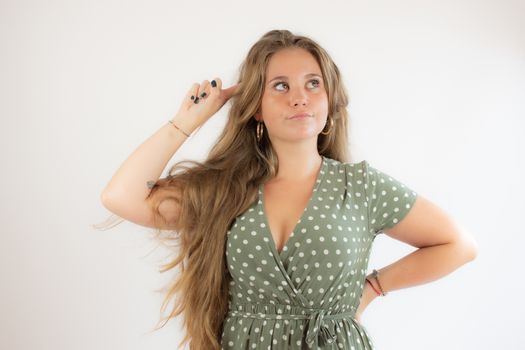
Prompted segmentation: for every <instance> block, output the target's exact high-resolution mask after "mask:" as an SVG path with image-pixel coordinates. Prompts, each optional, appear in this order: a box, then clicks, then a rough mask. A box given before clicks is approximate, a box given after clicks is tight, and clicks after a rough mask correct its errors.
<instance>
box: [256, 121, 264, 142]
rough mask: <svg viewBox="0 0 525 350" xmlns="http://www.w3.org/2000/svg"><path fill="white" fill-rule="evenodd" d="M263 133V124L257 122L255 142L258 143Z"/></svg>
mask: <svg viewBox="0 0 525 350" xmlns="http://www.w3.org/2000/svg"><path fill="white" fill-rule="evenodd" d="M263 132H264V126H263V123H262V122H260V121H257V134H256V135H257V142H260V141H261V139H262V136H263Z"/></svg>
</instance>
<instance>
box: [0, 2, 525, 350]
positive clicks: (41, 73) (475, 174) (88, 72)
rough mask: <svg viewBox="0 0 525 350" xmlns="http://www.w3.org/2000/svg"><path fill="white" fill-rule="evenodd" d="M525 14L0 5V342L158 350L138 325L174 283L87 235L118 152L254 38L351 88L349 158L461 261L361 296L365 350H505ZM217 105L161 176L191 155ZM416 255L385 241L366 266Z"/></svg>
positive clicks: (516, 284) (351, 6)
mask: <svg viewBox="0 0 525 350" xmlns="http://www.w3.org/2000/svg"><path fill="white" fill-rule="evenodd" d="M524 13H525V5H524V3H523V2H522V1H519V0H515V1H511V0H498V1H496V0H493V1H487V0H485V1H474V0H472V1H465V0H454V1H451V0H444V1H439V2H438V1H428V0H424V1H421V0H418V1H416V0H413V1H406V0H400V1H384V0H380V1H377V0H376V1H360V2H358V1H332V2H328V1H327V2H320V1H287V2H285V1H264V2H262V1H258V2H252V3H248V2H246V1H192V2H184V3H182V2H177V1H116V0H106V1H99V2H94V1H47V2H40V1H12V0H11V1H5V0H4V1H1V2H0V44H1V55H0V116H1V124H0V149H1V153H0V155H1V159H0V160H1V169H2V171H1V173H0V180H1V183H2V196H1V197H0V198H1V199H0V205H1V223H2V225H1V234H0V277H1V279H0V281H1V282H0V283H1V285H0V286H1V287H0V327H1V331H0V348H2V349H10V350H22V349H24V350H25V349H39V350H48V349H49V350H51V349H75V350H87V349H97V350H106V349H108V350H109V349H112V350H115V349H126V350H127V349H130V350H139V349H148V350H151V349H159V350H160V349H176V345H177V344H178V342H179V341H180V340H181V339H182V332H181V328H180V323H179V322H180V319H178V320H175V321H172V322H170V323H169V324H168V325H167V326H165V327H164V328H163V329H162V330H160V331H158V332H152V333H148V332H149V331H150V330H151V329H152V328H153V327H154V325H155V324H156V321H157V320H158V317H159V308H160V304H161V300H162V299H161V298H162V296H163V294H162V293H159V292H157V290H159V289H160V288H162V287H163V286H165V282H166V281H167V280H168V279H169V278H173V275H171V276H168V274H169V273H165V274H160V273H159V272H158V267H159V265H160V264H161V263H162V262H165V260H163V259H165V257H166V251H165V250H163V249H164V248H160V247H157V244H156V243H155V242H154V241H152V240H151V235H150V230H149V229H148V228H144V227H140V226H137V225H134V224H131V223H129V222H124V223H123V224H121V225H119V226H117V227H116V228H114V229H112V230H108V231H97V230H95V229H93V228H92V227H91V225H92V224H94V223H98V222H101V221H103V220H104V219H105V218H106V217H107V216H108V215H109V214H110V213H109V212H108V211H107V210H106V209H105V208H104V207H103V206H102V204H101V203H100V193H101V191H102V189H103V188H104V186H105V185H106V184H107V182H108V181H109V179H110V178H111V176H112V175H113V174H114V172H115V171H116V170H117V168H118V167H119V166H120V164H121V163H122V162H123V161H124V160H125V159H126V158H127V156H128V155H129V154H130V153H131V152H132V151H133V150H134V149H135V148H136V147H137V146H138V145H139V144H140V143H142V142H143V141H144V140H145V139H146V138H148V137H149V136H150V135H152V134H153V133H154V132H155V131H157V130H158V129H159V128H160V127H162V126H163V125H164V124H165V123H166V122H167V120H168V119H169V118H171V117H172V116H173V115H174V113H175V112H176V111H177V110H178V107H179V104H180V103H181V101H182V98H183V96H184V95H185V93H186V91H187V90H188V88H189V87H190V86H191V84H193V83H194V82H199V83H200V82H201V81H202V80H204V79H208V80H211V79H213V78H214V77H220V78H221V79H223V82H224V86H230V85H231V84H233V83H234V82H235V81H236V78H237V75H236V74H237V69H238V67H239V65H240V63H241V62H242V60H243V59H244V57H245V55H246V54H247V52H248V49H249V48H250V47H251V45H252V44H253V43H255V41H256V40H257V39H258V38H259V37H260V36H262V35H263V34H264V33H266V32H267V31H268V30H271V29H289V30H291V31H292V32H294V33H297V34H304V35H307V36H309V37H311V38H312V39H314V40H316V41H318V42H319V44H321V45H322V46H323V47H324V48H325V49H326V50H327V51H328V52H329V53H330V54H331V56H332V58H333V59H334V60H335V62H336V64H337V65H338V67H339V68H340V70H341V72H342V74H343V77H344V82H345V84H346V86H347V88H348V91H349V95H350V106H349V112H350V126H351V131H350V132H351V145H350V148H351V152H352V156H353V161H356V162H357V161H360V160H362V159H367V160H368V161H369V162H370V164H371V165H373V166H374V167H376V168H378V169H380V170H382V171H384V172H386V173H388V174H390V175H392V176H395V177H396V178H397V179H399V180H401V181H402V182H404V183H405V184H407V185H408V186H409V187H411V188H412V189H414V190H415V191H417V192H418V193H420V194H421V195H423V196H426V197H427V198H428V199H430V200H432V201H434V202H435V203H436V204H437V205H439V206H441V207H442V208H443V209H445V210H446V211H447V212H448V213H450V215H452V216H453V217H454V219H456V220H457V221H458V222H460V223H461V224H462V225H464V226H465V227H466V228H468V229H469V231H470V232H471V233H472V235H473V236H474V237H475V239H476V240H477V242H478V245H479V255H478V257H477V259H476V260H474V261H473V262H471V263H468V264H466V265H464V266H462V267H461V268H460V269H458V270H456V271H454V272H453V273H451V274H449V275H448V276H446V277H445V278H442V279H439V280H437V281H434V282H433V283H429V284H425V285H420V286H417V287H413V288H407V289H402V290H397V291H394V292H392V293H390V294H389V295H388V296H387V297H385V298H378V299H376V301H375V302H374V303H372V304H371V305H370V306H369V307H368V309H367V310H366V311H365V313H364V314H363V318H362V321H363V323H364V325H366V327H367V329H368V330H369V331H370V334H371V336H372V338H373V341H374V342H375V344H376V347H377V349H378V350H379V349H382V350H391V349H394V350H396V349H403V350H410V349H413V350H419V349H427V350H434V349H435V350H437V349H448V350H459V349H518V348H522V347H523V341H524V340H525V339H524V336H523V324H525V316H524V314H525V313H524V311H525V310H524V309H525V308H524V302H523V295H524V293H525V287H524V282H523V278H522V276H523V273H522V269H521V268H520V267H522V266H523V262H522V258H520V257H523V255H524V254H523V249H524V244H525V239H524V237H525V234H524V232H523V215H524V209H525V208H524V207H525V206H524V203H523V198H524V197H525V191H524V189H523V179H524V178H525V172H524V166H523V160H524V157H523V153H524V152H523V151H524V150H525V142H524V141H523V136H524V131H525V122H524V117H525V102H524V101H525V21H523V15H524ZM225 118H226V106H225V108H224V109H222V110H221V111H219V113H218V114H217V115H216V116H214V118H212V119H211V120H210V121H209V122H208V123H207V124H206V125H205V126H203V127H202V128H201V129H200V131H199V132H198V133H197V134H195V135H194V136H192V138H191V139H189V140H187V141H186V143H184V144H183V146H182V148H180V150H179V151H178V152H177V154H176V155H175V156H174V157H173V159H172V160H171V161H170V163H169V164H168V165H171V164H173V163H174V162H175V161H178V160H182V159H197V160H202V159H203V158H204V157H205V155H206V154H207V152H208V151H209V149H210V146H211V145H212V143H213V141H214V140H215V139H216V137H217V136H218V135H219V133H220V130H221V128H222V127H223V126H224V123H225ZM413 250H414V248H413V247H411V246H408V245H406V244H404V243H401V242H399V241H395V240H393V239H390V238H389V237H388V236H385V235H383V236H380V237H379V238H378V239H376V241H375V243H374V248H373V251H372V257H371V261H370V265H369V266H370V269H372V268H380V267H383V266H385V265H388V264H390V263H392V262H394V261H396V260H397V259H400V258H401V257H403V256H404V255H406V254H408V253H410V252H411V251H413ZM436 263H439V262H436Z"/></svg>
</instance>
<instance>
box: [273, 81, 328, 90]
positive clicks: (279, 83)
mask: <svg viewBox="0 0 525 350" xmlns="http://www.w3.org/2000/svg"><path fill="white" fill-rule="evenodd" d="M311 82H314V83H315V84H314V87H319V84H321V82H320V81H319V80H318V79H312V80H310V81H309V83H311ZM281 84H284V85H286V86H288V84H286V83H285V82H284V81H280V82H278V83H276V84H275V85H274V86H273V87H274V88H276V87H277V86H279V85H281ZM277 90H279V89H277Z"/></svg>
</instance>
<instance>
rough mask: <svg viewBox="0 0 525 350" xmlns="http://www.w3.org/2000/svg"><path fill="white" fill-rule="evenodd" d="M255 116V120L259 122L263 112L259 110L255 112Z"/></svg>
mask: <svg viewBox="0 0 525 350" xmlns="http://www.w3.org/2000/svg"><path fill="white" fill-rule="evenodd" d="M253 117H254V118H255V120H257V121H258V122H260V121H262V119H261V113H259V112H257V113H255V114H254V116H253Z"/></svg>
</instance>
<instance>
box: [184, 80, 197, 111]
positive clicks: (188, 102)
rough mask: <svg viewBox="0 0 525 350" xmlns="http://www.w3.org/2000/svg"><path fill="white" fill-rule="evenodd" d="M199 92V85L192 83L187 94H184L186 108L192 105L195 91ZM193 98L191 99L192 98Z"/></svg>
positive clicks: (195, 94)
mask: <svg viewBox="0 0 525 350" xmlns="http://www.w3.org/2000/svg"><path fill="white" fill-rule="evenodd" d="M198 90H199V84H198V83H194V84H193V85H192V86H191V87H190V89H189V90H188V92H187V93H186V96H185V97H184V105H185V106H186V107H189V106H191V105H192V104H193V101H194V100H195V97H196V96H197V91H198ZM192 97H193V98H192Z"/></svg>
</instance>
